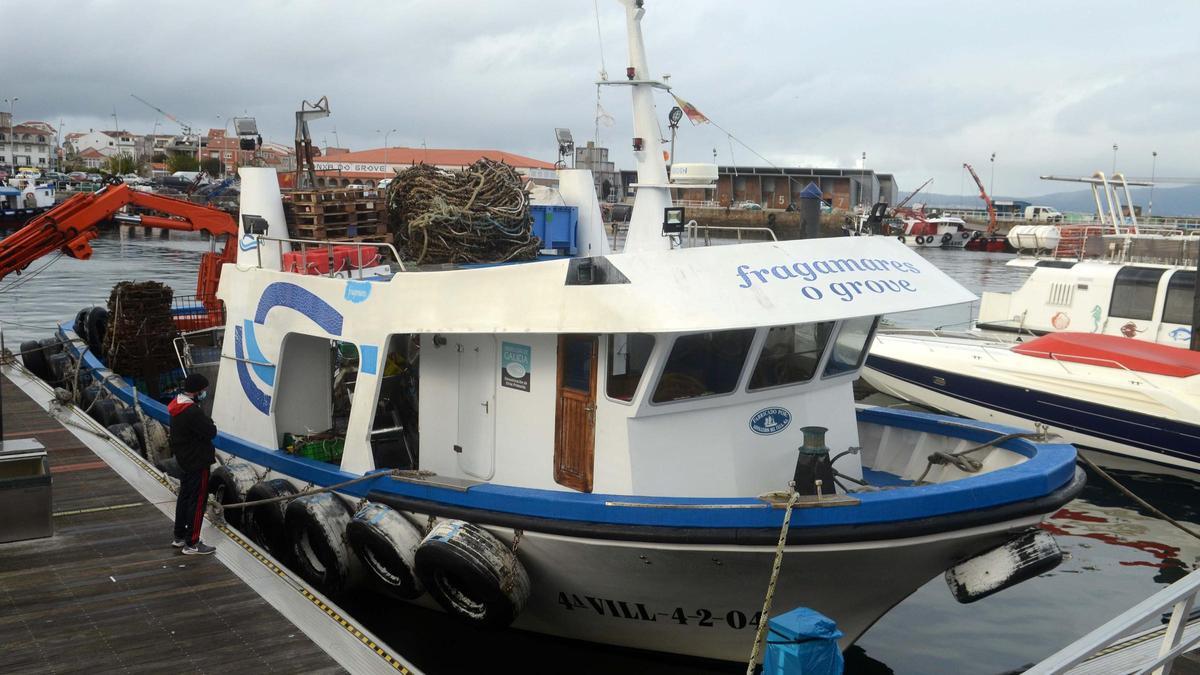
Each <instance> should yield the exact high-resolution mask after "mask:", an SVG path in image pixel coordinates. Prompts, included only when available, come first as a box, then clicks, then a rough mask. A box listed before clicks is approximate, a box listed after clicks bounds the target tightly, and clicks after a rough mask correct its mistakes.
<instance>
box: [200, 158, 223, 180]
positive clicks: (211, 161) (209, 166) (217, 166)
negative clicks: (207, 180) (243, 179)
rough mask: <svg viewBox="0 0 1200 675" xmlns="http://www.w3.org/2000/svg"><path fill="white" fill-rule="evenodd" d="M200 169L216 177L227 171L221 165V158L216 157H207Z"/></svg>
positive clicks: (201, 163)
mask: <svg viewBox="0 0 1200 675" xmlns="http://www.w3.org/2000/svg"><path fill="white" fill-rule="evenodd" d="M200 170H201V171H203V172H204V173H206V174H208V175H210V176H212V177H213V178H216V177H218V176H220V175H221V174H223V173H224V172H225V167H224V166H222V165H221V160H219V159H217V158H216V157H207V158H205V159H204V161H202V162H200Z"/></svg>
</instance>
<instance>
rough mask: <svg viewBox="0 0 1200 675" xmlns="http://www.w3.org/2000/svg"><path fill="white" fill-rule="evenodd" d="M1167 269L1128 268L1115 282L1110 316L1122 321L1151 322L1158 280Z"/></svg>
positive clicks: (1119, 274) (1120, 273)
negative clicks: (1117, 317) (1119, 318)
mask: <svg viewBox="0 0 1200 675" xmlns="http://www.w3.org/2000/svg"><path fill="white" fill-rule="evenodd" d="M1165 271H1166V270H1165V269H1157V268H1154V267H1126V268H1124V269H1122V270H1121V271H1119V272H1117V276H1116V279H1114V280H1113V292H1112V300H1111V301H1110V303H1109V309H1108V313H1109V315H1110V316H1119V317H1121V318H1122V319H1136V320H1139V321H1149V320H1150V317H1152V316H1154V298H1155V296H1156V295H1158V280H1159V279H1161V278H1162V275H1163V272H1165Z"/></svg>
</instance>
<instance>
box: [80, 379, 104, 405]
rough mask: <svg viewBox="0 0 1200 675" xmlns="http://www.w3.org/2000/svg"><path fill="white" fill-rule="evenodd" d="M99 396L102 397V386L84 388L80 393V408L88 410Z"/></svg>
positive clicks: (93, 385) (90, 385) (95, 385)
mask: <svg viewBox="0 0 1200 675" xmlns="http://www.w3.org/2000/svg"><path fill="white" fill-rule="evenodd" d="M98 396H100V385H98V384H89V385H88V386H86V387H84V388H83V391H81V392H79V407H81V408H83V409H84V410H87V409H88V408H90V407H91V406H92V402H93V401H95V400H96V398H97V397H98Z"/></svg>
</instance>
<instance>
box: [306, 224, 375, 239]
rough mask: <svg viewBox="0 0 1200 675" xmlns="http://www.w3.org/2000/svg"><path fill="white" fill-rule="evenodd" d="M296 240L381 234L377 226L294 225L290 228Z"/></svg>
mask: <svg viewBox="0 0 1200 675" xmlns="http://www.w3.org/2000/svg"><path fill="white" fill-rule="evenodd" d="M292 232H293V234H294V235H295V236H296V238H298V239H320V240H325V239H347V238H354V237H365V236H378V235H382V234H383V230H382V228H381V227H380V226H379V225H378V224H371V225H365V224H364V225H356V224H347V225H311V226H306V225H299V224H298V225H296V226H294V227H293V228H292Z"/></svg>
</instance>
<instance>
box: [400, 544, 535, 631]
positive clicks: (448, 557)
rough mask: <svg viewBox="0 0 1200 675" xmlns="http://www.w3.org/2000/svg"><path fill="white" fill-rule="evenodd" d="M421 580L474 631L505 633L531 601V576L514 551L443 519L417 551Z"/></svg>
mask: <svg viewBox="0 0 1200 675" xmlns="http://www.w3.org/2000/svg"><path fill="white" fill-rule="evenodd" d="M416 562H417V576H418V577H419V578H420V579H421V583H422V584H424V586H425V590H426V591H428V592H429V595H431V596H432V597H433V599H434V600H437V602H438V604H439V605H441V606H442V608H443V609H444V610H446V612H447V613H449V614H451V615H452V616H455V617H457V618H459V619H462V620H464V621H466V622H467V623H470V624H472V625H475V626H480V627H484V628H505V627H507V626H508V625H510V624H511V623H512V622H513V621H514V620H515V619H516V618H517V617H518V616H519V615H520V614H521V610H523V609H525V603H526V602H528V601H529V588H530V586H529V575H528V573H526V571H525V566H524V565H522V564H521V561H520V560H519V559H518V558H517V556H516V554H515V553H513V551H512V549H510V548H509V547H508V546H506V545H505V544H504V543H503V542H501V541H500V540H499V539H497V538H496V537H495V536H494V535H492V534H491V533H490V532H488V531H487V530H485V529H483V528H482V527H479V526H478V525H475V524H473V523H468V522H466V521H462V520H443V521H441V522H440V523H438V524H437V525H435V526H434V528H433V529H432V530H430V532H429V534H428V535H426V536H425V539H424V540H423V541H422V542H421V545H420V546H419V547H418V548H417V555H416Z"/></svg>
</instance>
